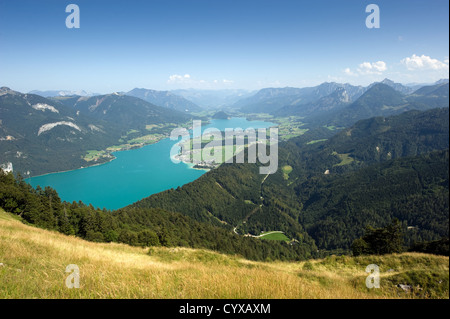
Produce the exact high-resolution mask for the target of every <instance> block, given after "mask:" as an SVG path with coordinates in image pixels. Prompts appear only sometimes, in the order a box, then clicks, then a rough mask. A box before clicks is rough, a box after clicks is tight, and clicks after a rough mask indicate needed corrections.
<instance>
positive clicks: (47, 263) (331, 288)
mask: <svg viewBox="0 0 450 319" xmlns="http://www.w3.org/2000/svg"><path fill="white" fill-rule="evenodd" d="M70 264H75V265H77V266H78V267H79V269H80V288H72V289H69V288H67V287H66V284H65V282H66V278H67V276H69V275H70V273H66V272H65V270H66V267H67V266H68V265H70ZM369 264H377V265H379V267H380V272H381V281H380V282H381V287H380V288H379V289H375V288H373V289H368V288H367V287H366V285H365V280H366V277H367V276H368V273H366V272H365V268H366V266H367V265H369ZM398 284H409V285H411V286H412V287H413V288H412V290H411V291H409V292H405V291H403V290H402V289H401V288H399V287H397V285H398ZM448 288H449V259H448V257H442V256H433V255H426V254H417V253H405V254H399V255H387V256H365V257H356V258H354V257H348V256H340V257H339V256H331V257H328V258H325V259H321V260H310V261H306V262H277V261H274V262H252V261H248V260H245V259H243V258H241V257H239V256H229V255H222V254H218V253H215V252H212V251H207V250H201V249H187V248H176V247H174V248H164V247H150V248H141V247H130V246H127V245H123V244H115V243H108V244H105V243H93V242H87V241H84V240H82V239H79V238H75V237H71V236H65V235H62V234H60V233H57V232H53V231H48V230H43V229H39V228H36V227H33V226H28V225H25V224H24V223H22V222H21V221H20V220H19V218H17V217H16V216H14V215H12V214H8V213H5V212H3V211H1V212H0V298H102V299H103V298H170V299H173V298H177V299H178V298H201V299H209V298H231V299H233V298H244V299H246V298H261V299H266V298H285V299H297V298H358V299H359V298H448V297H449V294H448Z"/></svg>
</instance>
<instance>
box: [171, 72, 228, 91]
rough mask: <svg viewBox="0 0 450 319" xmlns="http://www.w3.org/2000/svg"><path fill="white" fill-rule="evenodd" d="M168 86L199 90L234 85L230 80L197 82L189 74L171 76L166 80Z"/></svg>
mask: <svg viewBox="0 0 450 319" xmlns="http://www.w3.org/2000/svg"><path fill="white" fill-rule="evenodd" d="M167 83H168V84H171V85H176V86H178V87H186V88H187V87H190V88H200V89H214V88H221V87H228V86H230V85H232V84H233V83H234V81H232V80H227V79H223V80H212V81H208V80H199V79H196V78H193V77H191V75H190V74H185V75H180V74H173V75H170V76H169V79H168V80H167Z"/></svg>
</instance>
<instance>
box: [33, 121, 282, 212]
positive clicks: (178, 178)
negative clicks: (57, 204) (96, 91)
mask: <svg viewBox="0 0 450 319" xmlns="http://www.w3.org/2000/svg"><path fill="white" fill-rule="evenodd" d="M275 125H276V124H274V123H270V122H263V121H247V120H246V119H245V118H231V119H228V120H211V123H210V124H207V125H203V126H202V131H203V130H205V129H207V128H217V129H219V130H221V131H224V130H225V128H238V127H240V128H242V129H246V128H250V127H252V128H255V129H257V128H268V127H270V126H275ZM191 134H192V133H191ZM176 143H177V141H171V140H170V139H169V138H166V139H163V140H161V141H159V142H158V143H155V144H151V145H147V146H144V147H142V148H139V149H133V150H128V151H120V152H114V153H113V154H114V156H115V157H116V159H115V160H113V161H111V162H109V163H105V164H102V165H97V166H91V167H87V168H82V169H77V170H73V171H68V172H60V173H52V174H47V175H42V176H36V177H31V178H28V179H26V181H27V182H28V183H30V184H31V185H32V186H33V187H36V186H38V185H39V186H40V187H42V188H44V187H45V186H50V187H52V188H54V189H55V190H56V191H57V192H58V194H59V196H60V197H61V199H62V200H63V201H68V202H73V201H77V202H78V201H82V202H84V203H85V204H92V205H93V206H94V207H99V208H107V209H118V208H121V207H124V206H127V205H130V204H132V203H134V202H136V201H138V200H140V199H142V198H145V197H148V196H150V195H152V194H156V193H159V192H162V191H164V190H167V189H170V188H177V187H178V186H182V185H184V184H187V183H190V182H192V181H194V180H196V179H197V178H199V177H200V176H201V175H203V174H205V173H206V171H205V170H197V169H193V168H191V166H192V165H189V164H185V163H179V164H175V163H173V162H172V160H171V159H170V150H171V148H172V146H173V145H174V144H176Z"/></svg>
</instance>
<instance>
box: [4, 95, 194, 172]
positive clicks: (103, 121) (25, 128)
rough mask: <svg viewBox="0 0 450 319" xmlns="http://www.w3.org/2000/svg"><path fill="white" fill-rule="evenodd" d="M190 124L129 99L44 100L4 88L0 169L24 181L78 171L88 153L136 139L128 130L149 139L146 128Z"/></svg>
mask: <svg viewBox="0 0 450 319" xmlns="http://www.w3.org/2000/svg"><path fill="white" fill-rule="evenodd" d="M189 119H190V117H189V116H188V115H186V114H184V113H181V112H178V111H175V110H168V109H166V108H163V107H160V106H156V105H153V104H150V103H148V102H146V101H143V100H141V99H138V98H135V97H131V96H126V95H120V94H108V95H102V96H94V97H87V96H85V97H80V96H67V97H62V96H59V97H54V98H44V97H42V96H40V95H36V94H24V93H20V92H16V91H13V90H11V89H9V88H6V87H2V88H0V156H1V157H0V164H5V163H11V164H12V166H13V168H14V171H17V172H22V173H23V174H25V175H26V176H35V175H39V174H44V173H49V172H55V171H64V170H70V169H75V168H80V167H82V166H87V165H89V163H87V162H86V161H85V160H84V159H83V157H84V156H85V155H86V152H87V151H89V150H99V151H100V150H104V149H106V148H107V147H109V146H113V145H118V144H121V143H123V142H124V141H123V139H124V138H127V137H130V138H131V137H135V136H133V135H130V134H129V132H130V131H132V132H135V133H134V135H136V134H138V135H145V134H149V131H148V130H146V127H147V125H151V124H161V123H166V124H167V123H172V125H177V124H180V123H185V122H186V121H188V120H189ZM160 133H164V132H163V131H161V132H160ZM97 163H98V162H97Z"/></svg>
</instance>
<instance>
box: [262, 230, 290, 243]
mask: <svg viewBox="0 0 450 319" xmlns="http://www.w3.org/2000/svg"><path fill="white" fill-rule="evenodd" d="M259 238H260V239H264V240H279V241H286V242H289V241H290V239H289V238H288V237H286V235H285V234H283V233H271V234H270V232H269V234H267V235H262V236H261V237H259Z"/></svg>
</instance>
